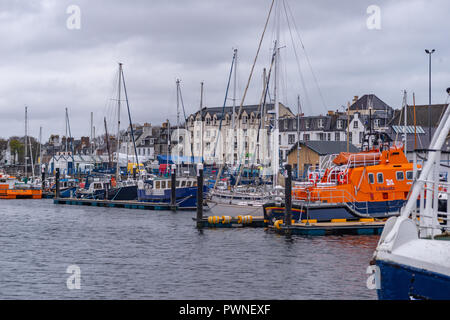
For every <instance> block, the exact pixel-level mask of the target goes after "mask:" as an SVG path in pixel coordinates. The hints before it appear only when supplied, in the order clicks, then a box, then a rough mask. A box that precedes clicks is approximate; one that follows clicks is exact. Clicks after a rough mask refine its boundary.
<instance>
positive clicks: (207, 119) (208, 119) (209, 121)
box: [206, 117, 211, 126]
mask: <svg viewBox="0 0 450 320" xmlns="http://www.w3.org/2000/svg"><path fill="white" fill-rule="evenodd" d="M210 124H211V118H209V117H208V118H206V125H207V126H209V125H210Z"/></svg>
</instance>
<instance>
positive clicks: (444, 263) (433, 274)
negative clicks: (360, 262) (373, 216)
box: [367, 88, 450, 300]
mask: <svg viewBox="0 0 450 320" xmlns="http://www.w3.org/2000/svg"><path fill="white" fill-rule="evenodd" d="M447 93H448V94H449V96H450V88H448V89H447ZM449 130H450V107H448V106H447V110H446V112H445V113H444V115H443V117H442V119H441V122H440V124H439V127H438V128H437V130H436V133H435V134H434V136H433V139H432V141H431V144H430V147H429V150H428V156H427V161H426V162H425V163H424V165H423V169H422V171H421V173H420V176H419V177H418V178H417V179H416V180H415V181H414V185H413V187H412V189H411V192H410V196H409V199H408V202H407V203H406V205H405V206H404V207H403V208H402V211H401V215H400V216H399V217H392V218H390V219H389V220H388V221H387V222H386V225H385V227H384V230H383V233H382V235H381V237H380V240H379V242H378V246H377V248H376V251H375V253H374V258H373V260H372V263H371V265H370V266H369V267H368V273H371V276H370V278H369V280H368V282H367V284H368V287H369V288H370V289H377V293H378V298H379V299H394V300H406V299H438V300H449V299H450V219H449V214H448V212H449V205H450V203H448V202H447V203H446V208H444V209H446V212H442V209H443V208H442V205H441V208H439V202H438V200H439V194H441V198H442V192H446V193H447V197H448V193H450V185H449V182H448V179H447V181H446V182H443V181H439V180H440V179H439V173H440V171H446V172H447V176H448V173H449V172H450V168H449V167H448V166H445V167H444V166H442V165H441V152H440V150H441V149H442V146H443V144H444V143H445V140H446V138H447V135H448V133H449ZM415 176H416V175H415ZM447 197H446V198H447Z"/></svg>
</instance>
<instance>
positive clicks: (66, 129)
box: [66, 108, 68, 155]
mask: <svg viewBox="0 0 450 320" xmlns="http://www.w3.org/2000/svg"><path fill="white" fill-rule="evenodd" d="M67 142H68V134H67V108H66V155H67Z"/></svg>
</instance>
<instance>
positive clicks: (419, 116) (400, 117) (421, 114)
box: [389, 104, 447, 131]
mask: <svg viewBox="0 0 450 320" xmlns="http://www.w3.org/2000/svg"><path fill="white" fill-rule="evenodd" d="M415 109H416V125H417V126H422V127H426V128H428V105H418V106H416V107H415ZM446 109H447V105H446V104H432V105H431V107H430V114H431V117H430V118H431V126H432V127H437V126H438V124H439V120H440V119H441V116H442V115H443V114H444V112H445V110H446ZM403 110H404V108H401V109H398V110H395V111H394V117H393V119H392V121H391V122H390V123H389V124H390V125H399V124H400V125H404V123H405V121H404V117H405V114H404V113H403ZM406 110H407V111H406V122H407V125H408V126H413V125H414V106H407V108H406ZM425 131H426V130H425Z"/></svg>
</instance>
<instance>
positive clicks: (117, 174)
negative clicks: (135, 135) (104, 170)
mask: <svg viewBox="0 0 450 320" xmlns="http://www.w3.org/2000/svg"><path fill="white" fill-rule="evenodd" d="M121 80H122V63H120V62H119V90H118V93H117V163H116V181H119V177H120V164H119V162H120V161H119V158H120V157H119V155H120V91H121V89H122V83H121Z"/></svg>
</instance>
